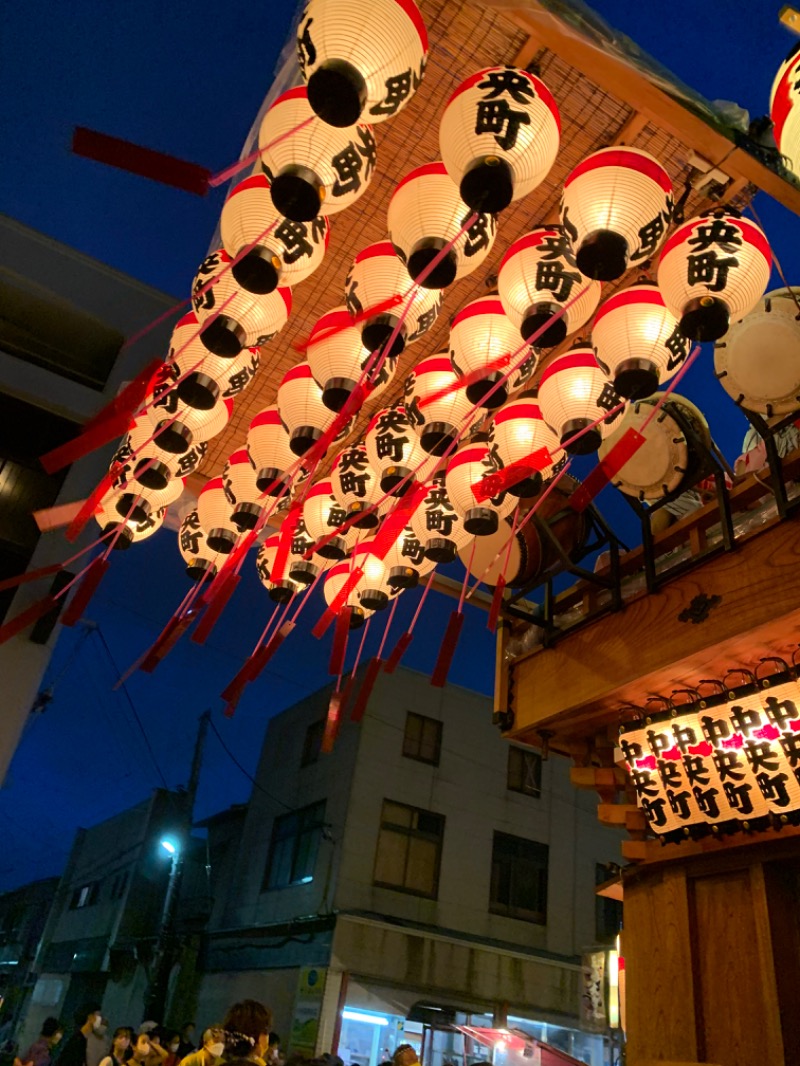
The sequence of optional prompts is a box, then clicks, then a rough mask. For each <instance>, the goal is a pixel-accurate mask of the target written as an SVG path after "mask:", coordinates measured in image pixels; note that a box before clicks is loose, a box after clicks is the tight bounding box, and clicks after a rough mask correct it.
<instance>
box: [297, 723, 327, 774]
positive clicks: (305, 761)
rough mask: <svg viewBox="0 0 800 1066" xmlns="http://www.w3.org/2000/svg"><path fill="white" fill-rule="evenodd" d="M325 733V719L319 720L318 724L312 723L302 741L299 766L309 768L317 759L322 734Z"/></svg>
mask: <svg viewBox="0 0 800 1066" xmlns="http://www.w3.org/2000/svg"><path fill="white" fill-rule="evenodd" d="M324 732H325V719H324V718H320V720H319V721H318V722H312V723H311V725H310V726H309V727H308V729H307V730H306V737H305V740H304V741H303V754H302V755H301V756H300V765H301V766H311V764H312V763H315V762H316V761H317V760H318V759H319V753H320V748H321V747H322V734H323V733H324Z"/></svg>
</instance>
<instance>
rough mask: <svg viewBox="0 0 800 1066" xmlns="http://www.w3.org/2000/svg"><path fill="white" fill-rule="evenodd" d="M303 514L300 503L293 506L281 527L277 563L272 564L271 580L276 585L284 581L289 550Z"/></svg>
mask: <svg viewBox="0 0 800 1066" xmlns="http://www.w3.org/2000/svg"><path fill="white" fill-rule="evenodd" d="M302 514H303V511H302V508H301V507H300V505H299V504H298V503H295V504H292V507H291V509H290V511H289V513H288V515H287V516H286V518H285V519H284V522H283V525H282V526H281V535H280V540H279V541H278V550H277V551H276V552H275V562H274V563H273V564H272V573H271V575H270V580H271V581H273V582H274V583H275V584H276V585H277V583H278V582H279V581H283V571H284V570H285V569H286V563H287V561H288V559H289V548H290V547H291V545H292V538H293V537H294V535H295V532H296V531H297V526H298V524H299V522H300V518H301V517H302Z"/></svg>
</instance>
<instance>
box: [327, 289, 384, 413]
mask: <svg viewBox="0 0 800 1066" xmlns="http://www.w3.org/2000/svg"><path fill="white" fill-rule="evenodd" d="M306 355H307V358H308V365H309V366H310V367H311V373H312V374H313V375H314V380H315V381H316V382H317V383H318V384H319V385H320V387H321V388H322V402H323V403H324V404H325V406H326V407H329V408H330V409H331V410H332V411H341V409H342V407H344V405H345V403H346V402H347V398H348V397H349V395H350V393H351V392H352V391H353V389H355V387H356V385H358V383H359V382H360V381H361V377H362V374H363V371H364V370H365V369H366V368H367V367H368V366H369V367H370V373H369V375H368V380H369V382H370V383H371V384H373V386H374V388H373V391H372V395H379V394H380V393H381V392H383V390H384V389H385V388H386V386H387V385H388V384H389V382H390V381H391V380H392V378H393V377H394V372H395V370H396V369H397V359H396V358H394V357H386V358H384V357H383V356H382V354H381V353H380V352H375V353H371V352H369V351H368V350H367V349H366V348H365V347H364V343H363V340H362V336H361V331H360V330H359V329H357V328H356V326H355V325H354V324H353V320H352V318H351V317H350V314H349V312H348V310H347V308H346V307H336V308H334V309H333V310H332V311H328V313H327V314H324V315H323V316H322V317H321V318H318V319H317V321H316V323H315V325H314V328H313V329H312V330H311V334H310V336H309V342H308V351H307V353H306ZM361 383H362V385H366V383H367V382H366V380H365V381H363V382H361Z"/></svg>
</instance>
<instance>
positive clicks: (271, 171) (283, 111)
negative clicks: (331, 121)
mask: <svg viewBox="0 0 800 1066" xmlns="http://www.w3.org/2000/svg"><path fill="white" fill-rule="evenodd" d="M258 146H259V148H260V149H261V154H260V157H259V158H260V160H261V169H262V170H263V171H264V173H265V174H266V176H267V178H268V179H269V183H270V194H271V196H272V202H273V204H274V205H275V207H276V209H277V210H278V211H279V213H280V214H282V215H284V216H285V217H286V218H290V219H292V221H293V222H310V221H311V220H312V219H313V218H316V216H317V215H334V214H336V212H337V211H343V210H344V209H345V208H346V207H349V206H350V204H353V203H355V201H356V200H357V199H358V198H359V196H361V195H363V193H364V192H366V189H367V186H368V185H369V183H370V181H371V180H372V175H373V174H374V173H375V164H376V162H377V149H376V146H375V136H374V134H373V132H372V130H371V129H370V127H369V126H365V125H361V124H358V125H350V126H346V127H342V128H341V129H335V128H334V127H333V126H328V125H326V124H325V123H324V122H323V121H322V120H321V119H319V118H317V116H316V115H315V114H314V112H313V111H312V110H311V105H310V104H309V102H308V95H307V93H306V88H305V86H299V87H298V88H296V89H289V90H288V91H287V92H285V93H283V94H282V95H281V96H279V97H278V99H277V100H276V101H275V102H274V103H273V104H272V106H271V107H270V109H269V111H267V113H266V115H264V118H263V120H262V122H261V129H260V130H259V134H258Z"/></svg>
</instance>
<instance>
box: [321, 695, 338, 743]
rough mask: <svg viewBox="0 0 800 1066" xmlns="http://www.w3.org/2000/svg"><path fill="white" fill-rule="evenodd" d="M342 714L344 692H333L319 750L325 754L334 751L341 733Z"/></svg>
mask: <svg viewBox="0 0 800 1066" xmlns="http://www.w3.org/2000/svg"><path fill="white" fill-rule="evenodd" d="M341 714H342V694H341V692H332V693H331V698H330V701H329V702H328V717H327V718H326V719H325V730H324V732H323V734H322V742H321V744H320V746H319V750H320V751H321V752H323V753H324V754H325V755H329V754H330V753H331V752H332V751H333V745H334V742H335V741H336V737H337V735H338V733H339V722H340V721H341Z"/></svg>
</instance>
